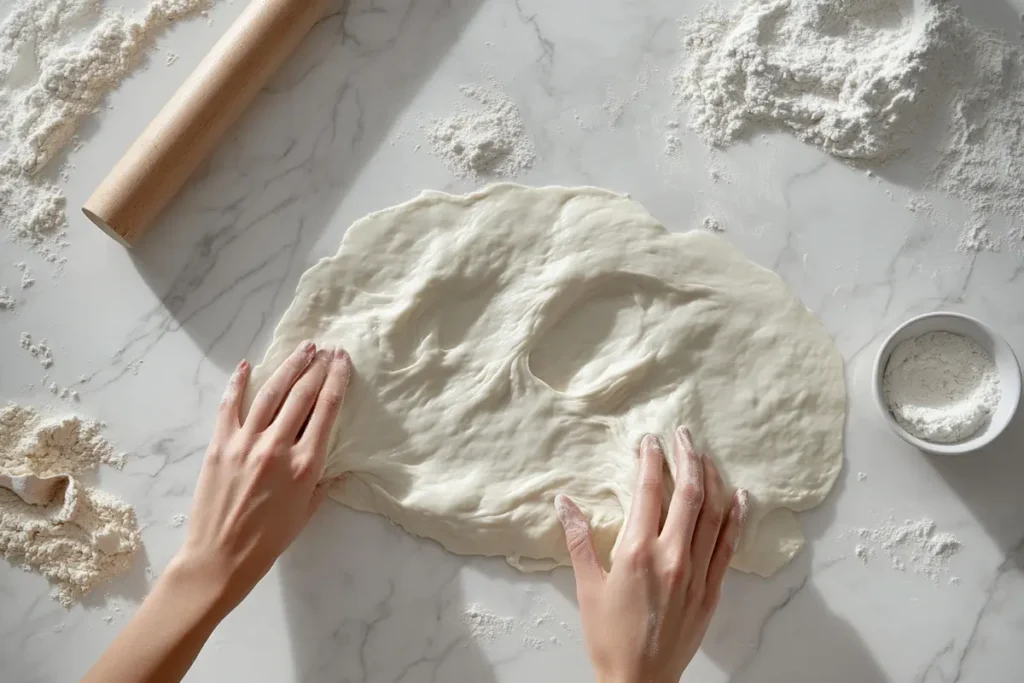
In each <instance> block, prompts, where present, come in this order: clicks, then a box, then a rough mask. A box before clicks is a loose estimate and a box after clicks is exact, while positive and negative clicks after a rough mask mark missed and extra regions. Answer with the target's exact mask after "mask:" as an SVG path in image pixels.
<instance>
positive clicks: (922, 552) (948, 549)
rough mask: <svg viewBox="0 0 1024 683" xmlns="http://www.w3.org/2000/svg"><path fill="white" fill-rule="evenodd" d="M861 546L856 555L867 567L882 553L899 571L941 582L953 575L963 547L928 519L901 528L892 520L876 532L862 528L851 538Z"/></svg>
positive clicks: (900, 525) (906, 524)
mask: <svg viewBox="0 0 1024 683" xmlns="http://www.w3.org/2000/svg"><path fill="white" fill-rule="evenodd" d="M849 535H852V536H853V537H854V538H855V539H856V540H857V542H858V545H857V546H856V548H855V550H854V554H855V555H856V556H857V557H858V558H859V559H860V560H861V561H862V562H864V563H867V562H869V561H870V559H871V558H873V557H874V556H875V554H876V552H879V551H880V552H882V553H883V554H884V555H885V556H886V558H888V560H889V561H890V563H891V565H892V568H893V569H895V570H897V571H901V572H902V571H907V569H910V571H912V572H914V573H915V574H921V575H923V576H927V577H928V578H929V579H931V580H932V581H936V582H937V581H938V580H939V578H940V576H942V575H943V574H947V573H949V564H950V561H951V560H952V558H953V556H954V555H956V554H957V553H958V552H960V549H961V548H962V547H963V544H962V543H961V542H960V539H958V538H957V537H956V536H954V535H953V534H950V533H945V532H939V531H937V527H936V524H935V521H934V520H932V519H928V518H923V519H919V520H910V519H908V520H905V521H904V522H903V523H902V524H897V523H896V522H895V521H894V520H893V519H892V518H891V517H890V518H889V519H886V520H884V521H883V522H882V523H881V524H879V525H878V526H877V527H876V528H873V529H872V528H867V527H862V528H859V529H854V530H853V531H852V532H851V534H849Z"/></svg>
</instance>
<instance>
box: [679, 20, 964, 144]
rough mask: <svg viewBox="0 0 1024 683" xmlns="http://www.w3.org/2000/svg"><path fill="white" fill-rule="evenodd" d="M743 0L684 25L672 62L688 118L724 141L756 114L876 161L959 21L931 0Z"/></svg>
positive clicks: (907, 117) (946, 56)
mask: <svg viewBox="0 0 1024 683" xmlns="http://www.w3.org/2000/svg"><path fill="white" fill-rule="evenodd" d="M918 4H919V6H918V7H917V8H915V7H914V5H915V3H914V2H912V0H847V1H846V2H835V0H802V1H801V2H790V0H742V2H741V3H740V5H739V6H738V7H737V8H736V9H735V10H734V11H733V12H731V13H727V12H725V11H723V10H722V9H720V8H719V7H717V6H712V7H709V8H707V9H705V10H704V11H703V12H702V13H701V14H700V15H699V16H698V17H697V18H696V20H694V21H693V22H692V23H691V24H689V25H688V26H687V27H686V28H685V33H684V46H685V49H686V52H687V56H688V61H687V63H686V64H685V66H684V67H683V69H682V70H681V71H679V72H678V73H677V74H676V78H675V85H676V91H677V94H678V96H679V98H680V100H681V101H682V102H683V103H685V104H688V105H689V106H690V108H691V119H690V125H691V126H692V127H693V128H694V130H696V131H697V132H698V133H700V134H701V135H702V136H703V137H704V138H705V139H706V140H707V141H708V142H710V143H712V144H715V145H727V144H729V143H731V142H734V141H736V140H738V139H739V138H741V137H743V136H745V135H748V134H749V133H750V132H751V130H752V129H753V128H754V127H755V126H763V125H768V126H772V127H780V128H785V129H788V130H790V131H791V132H793V133H794V134H795V135H796V136H797V137H799V138H800V139H801V140H804V141H805V142H809V143H811V144H814V145H817V146H819V147H821V148H822V149H824V150H825V151H826V152H828V153H829V154H833V155H835V156H838V157H843V158H850V159H863V160H871V161H884V160H885V159H888V158H891V157H892V156H894V155H896V154H899V153H900V152H902V151H904V149H905V140H904V139H903V137H904V135H905V134H906V133H908V132H909V131H910V130H912V129H913V128H914V127H915V125H916V124H917V122H918V119H919V118H920V116H921V115H922V113H927V112H926V111H925V110H923V109H922V105H924V104H925V102H924V99H925V97H926V96H927V92H928V90H927V89H926V87H925V85H926V79H927V78H928V77H929V76H931V75H932V74H933V72H934V70H935V69H937V68H941V67H942V66H943V65H944V64H945V63H947V62H949V61H951V58H952V53H951V51H952V49H953V48H954V47H955V45H956V41H955V40H954V39H953V38H954V37H955V35H956V33H957V25H956V22H954V21H953V17H952V13H951V11H948V10H946V9H944V8H943V7H942V6H941V4H940V3H939V2H937V1H935V0H925V2H923V3H918Z"/></svg>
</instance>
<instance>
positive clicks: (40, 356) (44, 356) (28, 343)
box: [20, 332, 53, 370]
mask: <svg viewBox="0 0 1024 683" xmlns="http://www.w3.org/2000/svg"><path fill="white" fill-rule="evenodd" d="M20 345H21V348H23V349H25V350H26V351H28V353H29V355H30V356H32V357H33V358H35V359H36V360H37V361H39V364H40V365H41V366H43V368H44V369H46V370H49V369H50V368H51V367H53V350H52V349H51V348H50V345H49V343H48V342H47V341H46V340H45V339H40V340H39V341H37V342H34V343H33V341H32V335H30V334H29V333H28V332H22V333H21V341H20Z"/></svg>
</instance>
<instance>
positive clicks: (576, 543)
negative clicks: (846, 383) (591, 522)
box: [565, 529, 587, 555]
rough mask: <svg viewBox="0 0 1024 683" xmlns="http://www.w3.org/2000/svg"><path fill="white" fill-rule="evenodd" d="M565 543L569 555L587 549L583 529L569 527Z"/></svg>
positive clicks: (585, 535)
mask: <svg viewBox="0 0 1024 683" xmlns="http://www.w3.org/2000/svg"><path fill="white" fill-rule="evenodd" d="M565 544H566V546H568V548H569V554H570V555H577V554H579V553H580V552H586V551H587V534H586V531H585V530H584V529H571V530H570V531H569V533H568V534H567V535H566V538H565Z"/></svg>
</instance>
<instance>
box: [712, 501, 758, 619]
mask: <svg viewBox="0 0 1024 683" xmlns="http://www.w3.org/2000/svg"><path fill="white" fill-rule="evenodd" d="M749 511H750V495H749V494H748V493H747V492H746V490H745V489H739V490H737V491H736V493H735V494H733V497H732V505H731V506H730V508H729V517H728V518H727V519H726V521H725V524H723V525H722V531H721V533H719V534H718V543H717V545H715V552H714V553H713V554H712V555H711V563H710V564H709V565H708V575H707V576H708V578H707V584H706V589H705V598H704V599H705V600H709V601H711V603H710V606H712V607H714V606H715V605H717V604H718V597H719V595H720V594H721V590H722V581H724V580H725V573H726V570H728V569H729V563H730V562H732V557H733V555H734V554H735V553H736V548H737V546H738V545H739V542H740V537H741V536H742V535H743V527H744V525H745V524H746V523H747V513H748V512H749Z"/></svg>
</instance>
